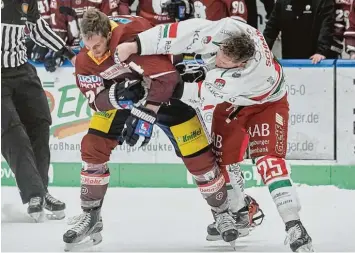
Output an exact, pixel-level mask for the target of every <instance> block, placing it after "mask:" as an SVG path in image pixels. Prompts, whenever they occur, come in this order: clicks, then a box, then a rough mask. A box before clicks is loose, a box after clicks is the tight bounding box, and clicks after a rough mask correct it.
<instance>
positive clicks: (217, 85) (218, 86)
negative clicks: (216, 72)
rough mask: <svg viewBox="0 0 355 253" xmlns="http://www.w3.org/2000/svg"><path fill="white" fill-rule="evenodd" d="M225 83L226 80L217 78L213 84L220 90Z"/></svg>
mask: <svg viewBox="0 0 355 253" xmlns="http://www.w3.org/2000/svg"><path fill="white" fill-rule="evenodd" d="M225 84H226V81H224V80H223V79H220V78H217V79H216V81H214V86H215V87H216V88H217V89H219V90H221V89H222V88H223V87H224V85H225Z"/></svg>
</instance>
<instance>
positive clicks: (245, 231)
mask: <svg viewBox="0 0 355 253" xmlns="http://www.w3.org/2000/svg"><path fill="white" fill-rule="evenodd" d="M238 233H239V235H238V238H239V237H245V236H248V235H249V233H250V229H249V228H243V229H238ZM206 241H209V242H215V241H223V238H222V236H221V235H209V234H207V236H206Z"/></svg>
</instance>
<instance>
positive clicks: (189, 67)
mask: <svg viewBox="0 0 355 253" xmlns="http://www.w3.org/2000/svg"><path fill="white" fill-rule="evenodd" d="M175 68H176V69H177V71H179V73H180V76H181V78H182V80H183V81H184V82H187V83H193V82H196V83H197V82H200V81H203V80H205V78H206V74H207V69H206V67H205V66H203V65H200V64H198V63H196V64H195V63H188V64H186V63H184V62H181V63H178V64H176V65H175Z"/></svg>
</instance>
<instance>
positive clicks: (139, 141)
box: [122, 106, 157, 147]
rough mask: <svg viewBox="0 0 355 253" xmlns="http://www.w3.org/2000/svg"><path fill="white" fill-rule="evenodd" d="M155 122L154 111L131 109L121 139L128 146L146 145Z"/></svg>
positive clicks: (140, 108) (140, 107) (142, 108)
mask: <svg viewBox="0 0 355 253" xmlns="http://www.w3.org/2000/svg"><path fill="white" fill-rule="evenodd" d="M156 121H157V114H156V113H155V112H154V111H152V110H150V109H147V108H145V107H143V106H138V107H133V108H132V110H131V115H130V116H129V117H128V118H127V120H126V123H125V126H124V129H123V131H122V137H123V139H124V140H125V141H126V143H127V144H128V145H129V146H137V147H143V146H145V145H147V144H148V142H149V141H150V138H151V137H152V134H153V127H154V124H155V122H156Z"/></svg>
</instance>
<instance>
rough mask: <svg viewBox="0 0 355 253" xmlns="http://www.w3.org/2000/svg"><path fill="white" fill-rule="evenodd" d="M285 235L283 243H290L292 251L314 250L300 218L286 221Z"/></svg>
mask: <svg viewBox="0 0 355 253" xmlns="http://www.w3.org/2000/svg"><path fill="white" fill-rule="evenodd" d="M286 232H287V237H286V239H285V245H287V244H290V248H291V250H292V251H293V252H314V249H313V246H312V238H311V237H310V236H309V235H308V233H307V231H306V229H305V228H304V226H303V225H302V223H301V221H300V220H293V221H289V222H287V223H286Z"/></svg>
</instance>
